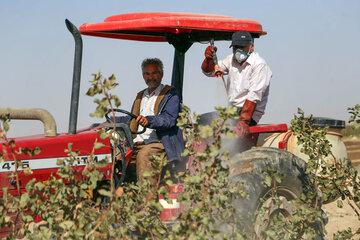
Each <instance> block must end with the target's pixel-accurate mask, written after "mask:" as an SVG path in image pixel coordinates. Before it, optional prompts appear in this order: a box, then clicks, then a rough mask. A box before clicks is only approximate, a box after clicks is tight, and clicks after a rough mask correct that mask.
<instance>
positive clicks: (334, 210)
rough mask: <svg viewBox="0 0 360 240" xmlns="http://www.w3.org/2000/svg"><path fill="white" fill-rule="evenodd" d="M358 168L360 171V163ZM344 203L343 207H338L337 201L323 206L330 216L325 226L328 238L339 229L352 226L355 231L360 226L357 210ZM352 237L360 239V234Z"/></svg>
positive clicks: (331, 237)
mask: <svg viewBox="0 0 360 240" xmlns="http://www.w3.org/2000/svg"><path fill="white" fill-rule="evenodd" d="M356 169H357V170H358V172H360V165H358V166H356ZM343 203H344V206H343V208H338V207H337V203H336V201H334V202H332V203H328V204H324V205H323V207H322V208H323V210H324V211H325V213H326V215H327V216H328V218H329V222H328V224H326V226H325V230H326V232H327V234H326V239H333V234H334V233H336V232H337V231H339V230H345V229H347V228H349V227H350V228H351V229H352V230H353V231H354V230H355V229H358V228H360V220H359V219H358V217H357V215H356V213H355V211H354V210H353V209H352V207H351V206H350V204H349V203H348V202H346V201H343ZM352 239H356V240H359V239H360V235H357V236H355V237H354V238H352Z"/></svg>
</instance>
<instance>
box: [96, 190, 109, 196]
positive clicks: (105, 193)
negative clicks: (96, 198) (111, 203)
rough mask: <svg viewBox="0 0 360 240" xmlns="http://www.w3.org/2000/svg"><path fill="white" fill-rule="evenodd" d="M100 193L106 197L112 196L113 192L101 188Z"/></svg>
mask: <svg viewBox="0 0 360 240" xmlns="http://www.w3.org/2000/svg"><path fill="white" fill-rule="evenodd" d="M98 192H99V194H101V195H103V196H105V197H111V192H110V191H107V190H105V189H100V190H99V191H98Z"/></svg>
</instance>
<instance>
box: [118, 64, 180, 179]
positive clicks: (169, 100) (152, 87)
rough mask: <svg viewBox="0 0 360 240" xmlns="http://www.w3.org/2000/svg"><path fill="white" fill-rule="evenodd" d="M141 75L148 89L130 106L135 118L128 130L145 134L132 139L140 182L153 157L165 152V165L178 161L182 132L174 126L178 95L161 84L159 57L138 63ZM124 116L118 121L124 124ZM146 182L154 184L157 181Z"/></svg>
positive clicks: (149, 169) (177, 108)
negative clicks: (144, 129)
mask: <svg viewBox="0 0 360 240" xmlns="http://www.w3.org/2000/svg"><path fill="white" fill-rule="evenodd" d="M141 69H142V75H143V78H144V80H145V83H146V85H147V86H148V87H147V88H145V89H144V90H142V91H140V92H139V93H138V94H137V96H136V99H135V101H134V103H133V106H132V113H133V114H135V115H137V116H138V118H137V119H132V120H131V122H130V129H131V130H132V131H133V132H136V131H141V130H142V129H143V127H146V128H147V129H146V131H145V132H144V133H142V134H138V135H137V136H136V137H135V138H134V154H133V159H132V160H135V161H136V176H137V179H138V180H142V179H143V173H144V171H153V170H154V166H153V158H152V156H153V155H157V156H160V155H161V154H162V153H166V158H167V160H168V161H169V163H168V165H171V164H172V163H174V162H177V164H178V163H179V162H180V163H182V162H181V159H182V158H181V153H182V152H183V151H184V140H183V135H182V131H181V130H180V129H179V127H178V126H176V123H177V118H178V117H179V112H180V110H181V106H180V96H179V94H178V91H177V90H176V89H175V88H174V87H173V86H168V85H163V84H162V83H161V80H162V78H163V75H164V72H163V63H162V62H161V60H160V59H158V58H147V59H145V60H144V61H143V62H142V64H141ZM126 118H127V117H119V118H117V121H119V122H124V121H126V120H128V119H126ZM149 180H150V181H151V182H152V183H153V184H155V183H156V179H150V178H149Z"/></svg>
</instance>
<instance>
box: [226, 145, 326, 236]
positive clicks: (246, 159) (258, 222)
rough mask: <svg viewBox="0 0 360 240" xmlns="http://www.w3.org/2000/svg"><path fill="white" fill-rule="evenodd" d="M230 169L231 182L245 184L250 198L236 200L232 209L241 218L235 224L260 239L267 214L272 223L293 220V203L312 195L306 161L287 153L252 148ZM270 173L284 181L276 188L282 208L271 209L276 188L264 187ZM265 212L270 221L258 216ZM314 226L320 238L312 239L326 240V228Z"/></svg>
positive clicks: (236, 159)
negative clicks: (269, 171) (279, 219)
mask: <svg viewBox="0 0 360 240" xmlns="http://www.w3.org/2000/svg"><path fill="white" fill-rule="evenodd" d="M229 167H230V178H231V181H232V182H233V183H235V182H236V183H238V182H241V183H243V190H244V191H245V192H246V193H247V194H249V197H248V198H245V197H241V196H234V198H233V201H232V205H233V207H234V208H235V212H236V218H237V219H236V220H235V224H236V226H237V227H239V228H242V229H244V230H245V231H251V232H252V233H254V232H255V234H256V236H257V237H259V236H261V234H262V230H261V227H262V226H263V225H264V224H266V223H265V222H267V221H268V215H267V214H269V215H270V219H271V216H279V214H280V215H281V216H282V217H285V218H291V217H292V215H293V213H294V211H295V206H294V204H293V203H292V202H291V200H294V199H296V198H299V197H300V196H301V194H302V193H304V194H306V193H307V192H308V191H311V189H310V190H309V188H306V187H305V186H307V185H308V183H309V179H310V177H309V176H308V175H307V174H305V169H306V163H305V161H304V160H302V159H300V158H298V157H296V156H295V155H293V154H291V153H290V152H287V151H284V150H280V149H276V148H264V147H258V148H252V149H251V150H248V151H246V152H243V153H239V154H237V155H235V156H233V157H232V163H231V164H230V166H229ZM267 169H273V170H275V171H276V172H277V173H278V174H279V175H280V178H281V180H282V181H281V183H277V184H276V191H277V195H278V197H279V199H280V202H281V204H280V206H274V205H271V199H272V192H273V187H267V186H265V185H264V184H263V182H264V180H265V176H266V175H268V174H267V173H266V172H267ZM312 190H314V188H313V189H312ZM269 206H271V207H270V209H271V210H268V208H269ZM265 209H266V210H265ZM261 210H263V211H266V213H267V214H266V216H265V218H266V219H265V218H264V214H262V216H260V215H261V214H258V213H259V211H261ZM322 215H323V219H322V221H323V222H324V223H326V221H327V219H326V216H325V214H324V213H323V214H322ZM270 222H271V220H270ZM314 226H316V227H315V228H316V229H317V232H318V235H317V236H316V237H313V238H311V239H323V238H324V233H323V232H324V231H323V224H321V223H320V222H317V223H315V225H314ZM279 236H280V235H279Z"/></svg>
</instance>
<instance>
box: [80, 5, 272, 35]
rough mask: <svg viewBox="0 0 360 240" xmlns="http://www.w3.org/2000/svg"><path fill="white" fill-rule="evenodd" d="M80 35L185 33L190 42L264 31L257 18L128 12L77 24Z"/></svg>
mask: <svg viewBox="0 0 360 240" xmlns="http://www.w3.org/2000/svg"><path fill="white" fill-rule="evenodd" d="M79 30H80V33H81V34H83V35H90V36H97V37H107V38H117V39H128V40H137V41H149V42H166V41H169V38H174V36H175V37H176V36H185V37H186V38H187V39H188V40H189V41H190V42H197V41H206V40H209V39H210V38H214V39H215V40H230V39H231V34H232V33H233V32H235V31H240V30H246V31H248V32H250V33H251V34H252V35H253V36H254V37H259V36H262V35H265V34H266V32H264V31H263V30H262V26H261V24H260V23H259V22H257V21H254V20H248V19H237V18H233V17H229V16H220V15H209V14H193V13H162V12H148V13H129V14H121V15H115V16H111V17H108V18H106V19H105V21H104V22H101V23H85V24H83V25H81V26H80V29H79Z"/></svg>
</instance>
